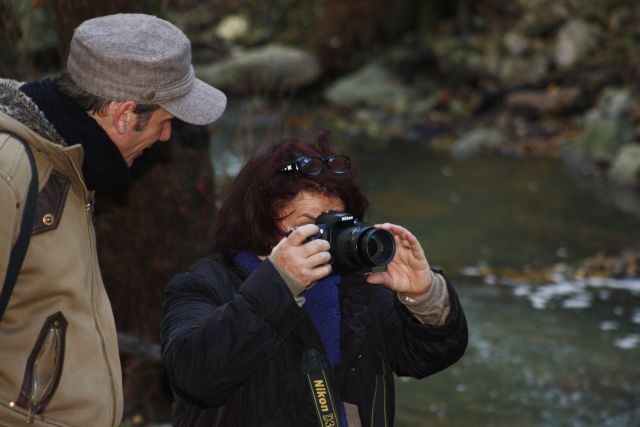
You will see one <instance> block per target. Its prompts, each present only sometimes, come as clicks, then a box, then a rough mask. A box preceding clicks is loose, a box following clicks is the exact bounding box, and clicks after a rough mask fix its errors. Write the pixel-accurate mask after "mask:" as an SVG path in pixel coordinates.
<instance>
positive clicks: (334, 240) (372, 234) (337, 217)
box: [307, 211, 396, 274]
mask: <svg viewBox="0 0 640 427" xmlns="http://www.w3.org/2000/svg"><path fill="white" fill-rule="evenodd" d="M315 223H316V225H317V226H318V227H319V228H320V230H319V231H318V232H317V233H316V234H315V235H313V236H311V237H309V238H308V239H307V241H310V240H315V239H324V240H327V241H328V242H329V244H330V245H331V249H330V250H329V252H330V254H331V265H332V267H333V271H332V274H347V273H353V272H356V271H359V270H362V269H365V268H370V267H375V266H380V265H386V264H388V263H389V262H391V260H392V259H393V257H394V255H395V253H396V245H395V241H394V239H393V235H392V234H391V233H389V232H388V231H387V230H383V229H381V228H375V227H370V226H367V225H365V224H363V223H361V222H359V221H358V220H357V219H356V218H355V217H354V216H353V215H351V214H349V213H347V212H339V211H326V212H322V213H321V214H320V215H319V216H318V218H316V222H315Z"/></svg>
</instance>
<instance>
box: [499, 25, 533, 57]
mask: <svg viewBox="0 0 640 427" xmlns="http://www.w3.org/2000/svg"><path fill="white" fill-rule="evenodd" d="M502 42H503V43H504V45H505V47H506V48H507V50H508V51H509V53H511V54H512V55H516V56H517V55H523V54H525V53H526V52H527V51H528V50H529V49H530V48H531V40H530V39H529V38H528V37H527V36H525V35H524V34H522V33H519V32H516V31H509V32H508V33H507V34H505V36H504V38H503V40H502Z"/></svg>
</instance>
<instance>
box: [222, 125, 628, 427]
mask: <svg viewBox="0 0 640 427" xmlns="http://www.w3.org/2000/svg"><path fill="white" fill-rule="evenodd" d="M235 125H237V123H235V124H234V123H232V122H228V123H227V125H226V127H225V124H224V123H223V124H222V125H221V128H220V129H219V130H218V131H217V134H214V139H213V141H214V145H213V151H214V159H217V160H216V161H217V162H218V163H217V164H216V161H214V167H215V168H216V171H218V172H220V171H224V170H229V169H231V170H233V169H234V168H236V167H237V166H238V165H239V164H240V161H239V160H238V159H237V158H236V157H235V156H233V155H232V154H230V153H229V147H230V146H231V145H230V144H231V143H232V141H234V140H235V141H236V142H237V141H238V138H239V137H238V133H237V132H238V131H237V130H235V131H234V130H232V129H233V128H234V126H235ZM254 131H255V130H252V133H251V137H252V138H256V140H259V138H260V137H261V135H260V132H259V131H258V132H257V134H258V135H256V134H254V133H253V132H254ZM234 132H235V133H234ZM263 134H264V132H263ZM245 136H246V135H245ZM234 138H235V139H234ZM339 139H340V141H342V142H341V143H339V144H338V147H339V149H340V151H341V152H342V153H345V154H348V155H350V156H351V157H352V161H353V164H354V166H355V167H357V168H358V169H359V170H360V171H361V174H362V177H363V184H364V186H365V188H366V190H367V194H368V196H369V199H370V202H371V208H370V212H369V215H368V217H367V218H366V220H367V222H372V223H374V222H382V221H390V222H395V223H398V224H401V225H404V226H406V227H407V228H409V229H410V230H412V231H413V232H414V233H415V234H416V236H417V237H418V238H419V240H420V241H421V242H422V243H423V246H424V247H425V249H426V251H427V255H428V258H429V260H430V262H431V263H432V265H437V266H441V267H443V268H444V270H445V271H446V272H448V273H449V275H450V276H451V277H452V278H453V279H454V281H455V284H456V288H457V290H458V292H459V294H460V297H461V300H462V304H463V306H464V309H465V312H466V315H467V320H468V323H469V333H470V340H469V347H468V350H467V353H466V354H465V356H464V357H463V358H462V359H461V360H460V361H459V362H458V363H457V364H455V365H454V366H452V367H450V368H449V369H447V370H445V371H444V372H441V373H438V374H436V375H434V376H432V377H429V378H426V379H424V380H420V381H418V380H413V379H405V378H398V379H397V381H396V384H397V398H396V402H397V403H396V408H397V412H396V425H397V426H400V427H421V426H425V427H426V426H430V427H434V426H449V427H450V426H455V427H467V426H468V427H471V426H498V427H500V426H509V427H512V426H519V427H521V426H536V427H538V426H584V427H587V426H589V427H591V426H593V427H595V426H637V425H640V363H639V362H640V280H638V279H636V280H609V279H589V280H586V279H585V280H579V281H571V280H563V279H562V278H558V279H557V280H551V281H549V283H543V284H538V285H532V284H528V283H525V282H517V281H515V280H510V281H507V280H500V279H498V278H494V279H493V280H488V278H487V277H486V276H482V277H481V276H478V277H474V272H477V271H480V270H482V269H487V268H492V267H495V268H512V269H518V270H522V271H526V270H527V269H531V268H547V267H551V266H552V265H555V264H558V263H565V264H571V263H575V262H577V261H579V260H580V259H582V258H584V257H588V256H592V255H594V254H595V253H597V252H598V251H603V252H605V253H613V254H616V253H618V254H619V253H620V251H621V250H622V249H624V248H630V247H634V246H635V247H637V246H638V245H639V244H640V210H634V209H635V205H634V203H635V201H633V198H628V197H626V196H625V195H624V194H622V195H621V194H620V193H619V192H615V191H611V190H610V189H607V188H606V187H602V186H601V185H599V184H597V183H596V182H594V181H591V180H584V179H582V178H580V177H579V176H576V174H574V173H571V172H569V170H568V168H567V167H566V166H565V165H564V164H563V163H562V162H560V161H557V160H546V159H532V158H517V157H512V158H505V157H480V158H474V159H466V160H453V159H451V158H450V157H449V156H448V154H446V153H439V152H436V151H433V150H429V149H426V148H423V147H422V146H419V145H416V144H409V143H403V142H397V143H388V144H379V143H376V144H373V143H371V144H368V143H366V142H365V141H363V140H362V138H353V141H350V138H344V137H343V138H339ZM215 141H217V142H215ZM627 196H628V194H627ZM621 200H622V202H621ZM629 200H631V202H629V203H627V202H628V201H629Z"/></svg>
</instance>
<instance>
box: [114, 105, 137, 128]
mask: <svg viewBox="0 0 640 427" xmlns="http://www.w3.org/2000/svg"><path fill="white" fill-rule="evenodd" d="M112 107H113V110H112V111H113V116H112V118H113V127H114V128H115V130H116V132H118V133H119V134H120V135H123V134H124V133H126V132H127V129H130V128H131V127H132V126H133V125H134V124H135V119H136V114H135V113H134V110H135V109H136V103H135V101H122V102H115V103H114V104H112Z"/></svg>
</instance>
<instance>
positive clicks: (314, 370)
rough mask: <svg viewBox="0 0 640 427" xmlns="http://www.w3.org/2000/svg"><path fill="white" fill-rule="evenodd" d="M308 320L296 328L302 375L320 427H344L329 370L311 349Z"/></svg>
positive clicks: (323, 359) (315, 351)
mask: <svg viewBox="0 0 640 427" xmlns="http://www.w3.org/2000/svg"><path fill="white" fill-rule="evenodd" d="M309 321H310V319H305V321H303V322H302V323H301V324H300V327H299V328H298V337H299V339H300V344H301V345H302V349H303V353H302V364H301V365H302V374H303V375H304V376H305V377H306V379H307V383H308V384H309V390H310V391H311V397H312V399H313V404H314V407H315V409H316V415H317V419H318V423H319V425H320V427H345V426H343V425H342V423H341V422H340V413H339V407H338V405H339V404H340V402H339V401H336V398H337V395H336V394H335V393H334V392H333V387H332V386H331V378H330V377H331V372H330V371H331V368H330V367H329V365H328V364H327V362H326V360H325V357H324V356H323V355H322V353H321V352H320V351H319V350H318V349H316V348H314V347H313V344H312V340H311V338H310V337H311V335H310V333H311V331H310V329H311V324H310V322H309Z"/></svg>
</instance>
